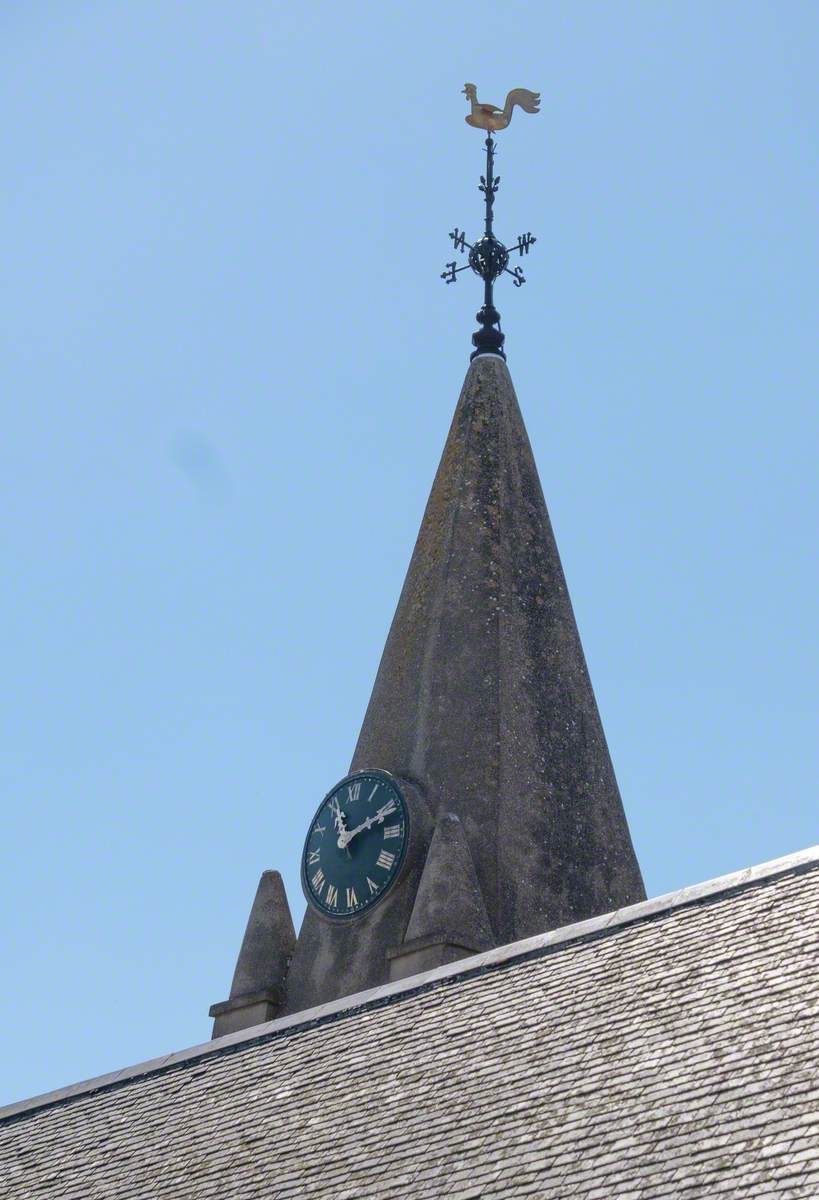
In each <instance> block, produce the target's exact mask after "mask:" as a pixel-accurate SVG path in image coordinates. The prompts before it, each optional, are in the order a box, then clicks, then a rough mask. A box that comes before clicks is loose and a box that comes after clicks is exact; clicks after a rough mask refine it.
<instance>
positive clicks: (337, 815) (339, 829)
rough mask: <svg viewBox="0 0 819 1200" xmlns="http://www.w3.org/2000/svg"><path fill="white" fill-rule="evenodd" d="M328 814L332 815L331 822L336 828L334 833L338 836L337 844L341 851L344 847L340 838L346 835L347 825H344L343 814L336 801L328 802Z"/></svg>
mask: <svg viewBox="0 0 819 1200" xmlns="http://www.w3.org/2000/svg"><path fill="white" fill-rule="evenodd" d="M330 812H331V813H332V814H333V820H334V822H335V826H336V833H337V834H339V843H338V844H339V846H340V847H341V849H342V850H343V849H344V847H343V846H342V845H341V838H342V837H343V836H345V835H346V833H347V825H346V823H345V818H344V813H343V812H342V811H341V809H340V808H339V804H338V799H335V800H331V801H330Z"/></svg>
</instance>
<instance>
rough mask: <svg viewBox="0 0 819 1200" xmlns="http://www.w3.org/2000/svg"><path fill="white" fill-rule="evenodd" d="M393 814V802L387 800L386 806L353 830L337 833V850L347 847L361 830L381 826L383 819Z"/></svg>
mask: <svg viewBox="0 0 819 1200" xmlns="http://www.w3.org/2000/svg"><path fill="white" fill-rule="evenodd" d="M392 812H395V801H394V800H388V801H387V803H386V804H384V805H382V806H381V808H379V810H378V812H377V813H376V814H375V816H373V817H367V818H366V820H364V821H362V822H361V824H360V825H356V827H355V829H349V830H347V829H345V830H340V831H339V837H338V845H339V849H341V850H343V849H344V848H345V846H349V844H350V842H351V841H352V840H353V838H354V837H355V836H356V835H357V834H359V833H361V831H362V830H363V829H371V828H372V826H373V825H381V824H382V823H383V821H384V818H385V817H387V816H389V814H390V813H392Z"/></svg>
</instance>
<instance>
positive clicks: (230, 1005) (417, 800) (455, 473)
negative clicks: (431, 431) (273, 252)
mask: <svg viewBox="0 0 819 1200" xmlns="http://www.w3.org/2000/svg"><path fill="white" fill-rule="evenodd" d="M464 90H465V92H466V93H467V98H468V100H469V101H470V104H471V112H470V114H469V116H468V117H467V118H466V119H467V122H468V123H469V124H470V125H473V126H476V127H478V128H481V129H483V130H485V131H486V132H487V138H486V143H485V148H486V156H487V159H486V174H485V175H484V176H482V178H481V191H482V192H483V194H484V201H485V210H486V211H485V228H484V233H483V235H482V237H481V238H480V239H479V240H478V241H476V242H475V243H474V244H470V243H467V242H466V239H465V236H464V234H462V233H461V232H460V231H459V230H458V229H456V230H455V231H454V232H453V233H452V234H451V235H450V236H451V237H452V239H453V241H454V244H455V248H456V250H460V251H461V252H464V251H465V250H466V249H467V248H468V249H469V259H468V263H467V265H469V266H470V267H471V268H472V270H473V271H474V272H475V273H476V274H478V275H479V276H480V277H481V278H482V279H483V281H484V305H483V308H482V309H481V311H480V312H479V314H478V320H479V322H480V325H481V328H480V329H479V330H478V331H477V332H476V333H475V334H474V335H473V339H472V340H473V344H474V346H475V353H474V354H473V355H472V361H471V365H470V367H469V369H468V371H467V374H466V379H465V381H464V385H463V388H462V390H461V394H460V398H459V400H458V404H457V407H456V409H455V415H454V417H453V420H452V426H451V428H450V431H449V436H448V438H447V441H446V445H445V446H444V452H443V456H442V458H441V463H440V466H439V468H438V472H437V475H436V477H435V481H434V483H433V486H432V492H431V494H430V497H429V501H428V503H427V507H426V511H425V513H424V519H423V521H422V524H421V529H420V532H419V534H418V540H417V542H416V545H415V549H414V551H413V555H412V560H411V562H410V565H409V570H408V572H407V577H406V580H405V582H404V587H403V590H402V592H401V596H400V599H399V601H398V608H397V610H396V613H395V617H394V619H393V623H392V627H391V629H390V632H389V636H388V638H387V643H386V646H385V647H384V653H383V656H382V659H381V665H380V667H379V669H378V675H377V677H376V680H375V685H374V687H373V692H372V696H371V699H370V703H369V706H368V708H367V712H366V715H365V717H364V723H363V726H362V729H361V733H360V735H359V739H358V744H357V746H356V749H355V753H354V754H353V760H352V764H351V767H350V774H349V775H348V776H346V777H345V778H344V779H343V780H341V782H340V783H338V784H336V785H335V787H333V788H332V790H331V791H330V792H329V793H328V794H327V795H326V796H325V798H324V800H323V801H322V802H321V805H320V806H319V809H318V810H317V812H316V814H315V816H314V817H313V820H312V821H311V822H310V825H309V827H308V833H307V838H306V840H305V844H304V851H303V854H302V864H301V874H302V886H303V888H304V891H305V894H306V896H307V898H308V901H309V904H308V908H307V912H306V914H305V917H304V921H303V923H302V927H301V930H300V933H299V936H298V939H297V941H296V944H295V947H294V948H293V951H292V958H290V962H289V966H287V967H286V968H285V967H284V962H285V958H286V957H289V942H288V939H287V937H284V938H282V937H281V936H278V938H277V941H276V947H275V948H274V949H275V954H274V955H273V958H274V959H275V963H274V967H275V969H268V967H269V964H268V963H267V960H266V958H265V956H262V959H260V960H259V961H261V962H262V965H263V966H264V970H263V971H262V975H263V976H264V979H262V980H261V982H262V983H263V984H264V985H265V986H269V982H272V983H273V984H274V985H275V995H271V996H268V995H267V993H265V996H264V997H262V999H263V1001H264V1003H266V1004H267V1005H268V1006H269V1007H272V1006H273V1003H274V1002H275V1006H276V1011H277V1012H282V1013H291V1012H298V1011H301V1010H303V1009H305V1008H309V1007H312V1006H314V1005H317V1004H321V1003H323V1002H325V1001H328V1000H332V999H334V998H336V997H338V996H344V995H351V994H354V993H356V992H359V991H363V990H365V989H367V988H371V987H375V986H378V985H379V984H382V983H385V982H387V981H388V980H389V979H390V978H393V979H395V978H401V977H404V976H406V975H407V974H412V973H414V972H417V971H419V970H424V969H426V968H427V967H429V966H434V965H439V964H442V963H445V962H450V961H452V960H453V959H454V958H458V957H462V956H464V955H468V954H473V953H476V952H478V951H480V950H484V949H488V948H491V947H492V946H499V945H503V944H505V943H509V942H513V941H516V940H519V939H522V938H526V937H529V936H532V935H535V934H538V933H543V932H544V931H546V930H549V929H554V928H556V927H558V926H561V925H568V924H571V923H573V922H576V921H581V920H583V919H585V918H589V917H594V916H597V915H598V914H601V913H604V912H608V911H610V910H612V909H616V908H620V907H623V906H625V905H629V904H634V903H636V902H638V901H640V900H642V899H644V898H645V892H644V889H643V882H642V878H641V876H640V869H639V867H638V865H637V859H636V857H635V854H634V849H633V847H632V844H631V837H630V835H629V830H628V825H627V824H626V818H625V815H624V812H623V805H622V802H621V800H620V794H619V791H618V788H617V781H616V779H615V777H614V770H613V768H612V764H611V760H610V758H609V752H608V748H607V746H606V740H605V736H604V734H603V729H602V725H601V723H600V716H599V713H598V711H597V705H596V703H595V698H594V693H593V691H592V686H591V682H590V680H589V675H588V672H587V670H586V663H585V659H584V657H583V650H582V647H581V645H580V638H579V636H578V632H577V626H576V624H575V619H574V614H573V612H572V606H571V602H570V600H569V594H568V591H567V588H566V581H565V579H564V577H563V569H562V567H561V564H560V557H559V555H558V552H557V546H556V544H555V539H554V535H553V533H552V527H551V524H550V521H549V516H548V513H547V511H546V505H545V502H544V499H543V492H542V489H541V486H540V480H539V478H538V474H537V469H536V467H535V463H534V459H533V457H532V450H531V447H530V445H529V439H528V437H527V434H526V429H525V427H524V424H523V418H522V416H521V412H520V408H519V407H518V401H517V397H516V395H515V391H514V388H513V386H512V380H511V378H510V375H509V371H508V369H507V366H506V362H505V355H504V352H503V342H504V337H503V334H502V333H501V330H500V317H499V314H498V312H497V310H496V309H495V307H494V299H493V285H494V282H495V280H496V279H497V278H499V276H500V275H501V274H503V273H508V274H510V275H512V276H513V278H514V280H515V283H516V284H517V285H518V286H519V285H520V284H521V283H522V282H523V275H522V272H521V271H520V268H516V269H515V270H514V271H510V270H509V268H508V262H509V254H510V251H509V250H507V248H506V247H505V246H504V245H503V244H502V243H501V242H499V241H498V239H497V238H496V237H495V234H494V229H493V205H494V197H495V193H496V192H497V188H498V184H499V182H500V181H499V179H498V177H497V176H496V175H495V174H494V153H495V141H494V138H493V137H492V134H493V132H494V131H496V130H498V129H503V128H505V127H506V125H508V124H509V121H510V120H511V116H512V111H513V109H514V107H515V106H516V105H519V106H520V107H522V108H523V109H524V111H527V112H536V111H537V100H538V96H537V93H534V92H529V91H527V90H526V89H523V88H516V89H514V90H513V91H511V92H510V93H509V95H508V96H507V99H506V104H505V106H504V108H503V109H502V110H501V109H499V108H497V107H496V106H494V105H488V104H481V103H479V102H478V100H477V94H476V90H475V88H474V86H473V85H471V84H467V86H466V88H465V89H464ZM533 241H534V238H533V237H532V235H531V234H528V233H527V234H525V235H522V236H521V237H520V238H518V243H517V245H516V246H514V247H512V251H518V252H519V253H520V255H521V256H522V255H523V254H525V253H528V250H529V246H530V245H531V243H532V242H533ZM463 269H465V268H464V267H458V266H457V264H456V263H455V262H453V263H449V264H448V265H447V272H445V274H444V278H445V279H446V280H447V282H448V283H449V282H454V281H455V278H456V276H457V274H458V271H460V270H463ZM251 924H253V921H251ZM260 927H261V926H260ZM254 929H255V925H254ZM246 943H247V945H248V949H247V953H246V954H245V951H244V950H243V955H245V957H247V958H248V961H249V962H250V961H251V960H252V962H253V963H254V964H255V963H256V961H257V960H256V950H255V946H256V940H255V935H254V937H250V935H248V938H246ZM241 966H242V962H241V961H240V967H241ZM285 969H286V972H287V974H286V979H284V980H282V979H281V972H282V971H283V970H285ZM245 974H246V972H245V971H244V969H242V970H239V969H238V968H237V976H238V975H241V976H242V980H241V981H240V983H241V986H239V984H237V982H236V980H234V991H237V990H238V992H241V995H239V994H237V995H235V996H234V994H233V992H232V993H231V999H230V1000H229V1001H226V1002H224V1003H223V1005H220V1006H217V1011H216V1012H215V1013H214V1015H216V1016H217V1019H221V1021H222V1024H221V1025H219V1026H218V1028H219V1029H221V1028H223V1027H224V1028H227V1027H228V1026H227V1022H229V1023H230V1025H229V1027H230V1028H238V1027H239V1025H240V1023H241V1022H244V1021H245V1020H246V1019H248V1018H247V1013H248V1012H250V1011H251V1009H252V1006H253V1005H254V1004H256V1003H258V1002H259V999H260V998H259V995H258V988H257V987H256V984H257V982H259V981H257V979H256V975H255V974H254V976H253V979H252V980H251V982H252V984H253V987H252V988H251V987H250V985H249V984H247V985H246V982H245V980H244V975H245ZM274 976H275V978H273V977H274ZM268 977H270V980H268ZM253 1011H254V1012H256V1011H257V1010H256V1009H253Z"/></svg>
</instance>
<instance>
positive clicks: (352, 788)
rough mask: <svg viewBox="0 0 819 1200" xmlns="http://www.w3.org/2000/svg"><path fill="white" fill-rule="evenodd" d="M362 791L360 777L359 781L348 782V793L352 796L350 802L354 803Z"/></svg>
mask: <svg viewBox="0 0 819 1200" xmlns="http://www.w3.org/2000/svg"><path fill="white" fill-rule="evenodd" d="M360 791H361V780H360V779H359V781H358V783H348V784H347V795H348V796H349V797H350V800H349V803H350V804H353V803H354V802H355V801H356V800H357V799H358V796H359V793H360Z"/></svg>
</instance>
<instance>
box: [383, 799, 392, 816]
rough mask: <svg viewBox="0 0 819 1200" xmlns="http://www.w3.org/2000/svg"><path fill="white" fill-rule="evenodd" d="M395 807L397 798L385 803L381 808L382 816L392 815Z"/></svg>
mask: <svg viewBox="0 0 819 1200" xmlns="http://www.w3.org/2000/svg"><path fill="white" fill-rule="evenodd" d="M395 809H396V803H395V800H394V799H393V800H388V801H387V803H386V804H385V805H384V807H383V808H382V809H381V816H382V817H388V816H389V815H390V813H394V812H395Z"/></svg>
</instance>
